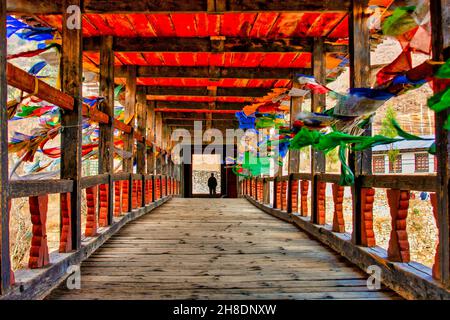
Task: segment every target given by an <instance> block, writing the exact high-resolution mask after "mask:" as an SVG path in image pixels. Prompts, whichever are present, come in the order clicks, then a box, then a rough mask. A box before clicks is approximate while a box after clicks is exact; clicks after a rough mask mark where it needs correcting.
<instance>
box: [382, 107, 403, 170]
mask: <svg viewBox="0 0 450 320" xmlns="http://www.w3.org/2000/svg"><path fill="white" fill-rule="evenodd" d="M396 118H397V112H395V110H394V108H393V107H392V105H389V106H388V108H387V110H386V117H385V118H384V119H383V120H382V121H381V129H380V134H381V135H383V136H385V137H388V138H395V137H397V135H398V131H397V129H396V128H395V123H396V121H397V119H396ZM399 154H400V151H399V150H396V149H394V145H393V144H391V146H390V150H389V151H388V153H387V155H388V158H389V163H392V164H394V163H395V160H396V159H397V157H398V155H399ZM393 167H394V172H395V165H394V166H393Z"/></svg>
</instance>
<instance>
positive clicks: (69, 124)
mask: <svg viewBox="0 0 450 320" xmlns="http://www.w3.org/2000/svg"><path fill="white" fill-rule="evenodd" d="M72 5H74V6H78V7H81V0H64V1H63V7H64V8H67V7H69V6H72ZM63 12H64V13H63V20H62V21H63V23H62V56H61V63H62V74H61V78H62V79H61V80H62V91H63V92H64V93H67V94H68V95H70V96H72V97H74V106H73V110H72V111H65V112H64V113H63V114H62V116H61V126H62V131H61V179H69V180H72V181H73V191H72V194H71V196H70V198H71V201H70V203H71V206H72V208H71V215H72V216H71V226H72V249H73V250H78V249H80V248H81V176H82V172H81V166H82V163H81V146H82V76H83V63H82V57H83V48H82V31H81V29H77V28H69V27H68V23H66V22H67V21H68V19H73V17H72V16H71V15H70V14H69V13H67V10H64V11H63ZM79 18H80V19H81V17H79ZM79 22H80V23H81V21H79Z"/></svg>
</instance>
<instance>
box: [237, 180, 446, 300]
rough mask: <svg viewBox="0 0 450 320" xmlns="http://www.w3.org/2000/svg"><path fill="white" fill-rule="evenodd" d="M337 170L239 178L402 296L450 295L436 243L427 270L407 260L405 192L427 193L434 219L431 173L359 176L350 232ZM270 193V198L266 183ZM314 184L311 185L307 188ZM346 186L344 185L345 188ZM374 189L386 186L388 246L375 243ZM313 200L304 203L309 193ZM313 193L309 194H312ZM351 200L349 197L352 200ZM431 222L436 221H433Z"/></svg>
mask: <svg viewBox="0 0 450 320" xmlns="http://www.w3.org/2000/svg"><path fill="white" fill-rule="evenodd" d="M339 179H340V176H339V175H338V174H323V173H319V174H315V175H311V174H306V173H299V174H290V175H288V176H283V177H267V178H260V177H258V178H251V179H244V180H242V181H241V185H240V190H241V194H242V195H243V196H245V197H246V198H247V199H249V201H251V202H252V203H254V204H255V205H256V206H258V207H260V208H261V209H263V210H264V211H266V212H268V213H270V214H272V215H274V216H276V217H278V218H280V219H283V220H285V221H288V222H291V223H294V224H295V225H297V226H298V227H300V228H301V229H302V230H304V231H306V232H308V233H310V234H312V235H313V236H315V237H316V238H317V239H318V240H320V241H322V242H323V243H325V244H326V245H328V246H330V247H331V248H333V249H335V250H336V251H338V252H339V253H340V254H342V255H343V256H345V257H346V258H348V259H349V260H350V261H352V262H353V263H355V264H357V265H358V266H359V267H361V268H362V269H363V270H367V268H368V267H369V266H372V265H376V266H378V267H380V270H381V271H382V272H381V277H382V280H383V282H384V283H385V284H386V285H388V286H389V287H391V288H392V289H394V290H396V291H397V292H399V293H400V294H401V295H402V296H404V297H406V298H435V299H443V298H447V299H448V298H450V291H449V290H448V289H446V288H445V287H444V286H443V284H442V283H441V282H440V266H441V264H440V261H439V245H438V248H437V249H436V255H435V261H434V265H433V267H432V268H431V269H429V268H426V267H425V266H423V265H421V264H420V263H417V262H414V261H411V255H410V247H409V241H408V233H407V230H406V222H407V219H408V207H409V199H410V192H411V191H412V190H414V191H427V192H431V205H432V207H433V212H434V217H435V219H436V220H437V197H436V193H435V192H436V190H437V179H436V176H406V175H401V176H393V175H391V176H389V175H376V176H359V177H358V178H357V181H356V184H355V186H354V187H353V188H352V195H353V196H354V194H355V192H360V195H361V197H360V198H361V199H362V200H361V203H360V206H359V208H352V213H353V217H352V219H353V231H352V233H351V234H349V233H346V229H345V221H344V212H343V201H344V191H345V188H346V187H342V186H340V185H339V184H338V182H339ZM327 184H332V191H333V192H332V194H333V197H332V198H333V202H334V210H333V219H332V224H331V225H327V224H326V219H325V218H326V206H325V201H326V187H327ZM271 187H272V188H273V192H272V195H273V198H272V199H270V198H269V195H270V188H271ZM310 188H313V190H309V189H310ZM347 188H349V187H347ZM377 189H386V197H387V200H388V201H387V202H388V205H389V210H390V215H391V218H392V231H391V235H390V240H389V247H388V249H387V250H384V249H382V248H380V247H377V246H376V240H375V231H374V227H373V222H374V218H373V205H374V198H375V193H376V192H380V190H378V191H377ZM309 192H310V193H311V194H313V193H315V195H314V198H315V199H317V201H316V203H311V207H310V208H308V201H307V200H308V194H309ZM311 198H313V197H311ZM352 203H353V202H352ZM436 225H438V226H439V224H438V223H436Z"/></svg>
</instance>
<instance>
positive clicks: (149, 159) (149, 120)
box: [147, 101, 156, 174]
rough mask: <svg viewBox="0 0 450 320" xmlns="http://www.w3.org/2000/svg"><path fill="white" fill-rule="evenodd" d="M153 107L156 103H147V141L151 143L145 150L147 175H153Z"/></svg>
mask: <svg viewBox="0 0 450 320" xmlns="http://www.w3.org/2000/svg"><path fill="white" fill-rule="evenodd" d="M155 107H156V101H149V102H148V103H147V140H148V141H150V142H151V143H152V146H151V147H149V148H147V174H155V151H156V150H155V147H154V143H155Z"/></svg>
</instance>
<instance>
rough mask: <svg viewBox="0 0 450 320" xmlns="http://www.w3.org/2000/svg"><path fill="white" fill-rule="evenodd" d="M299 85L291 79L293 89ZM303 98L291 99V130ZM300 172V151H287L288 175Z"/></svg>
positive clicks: (295, 80) (300, 109) (300, 108)
mask: <svg viewBox="0 0 450 320" xmlns="http://www.w3.org/2000/svg"><path fill="white" fill-rule="evenodd" d="M298 86H299V83H298V81H297V79H295V78H294V79H293V88H297V87H298ZM302 103H303V97H292V98H291V109H290V118H291V119H290V123H291V128H292V126H293V124H294V122H295V118H296V116H297V114H298V113H299V112H301V111H302ZM299 171H300V150H289V173H298V172H299Z"/></svg>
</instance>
